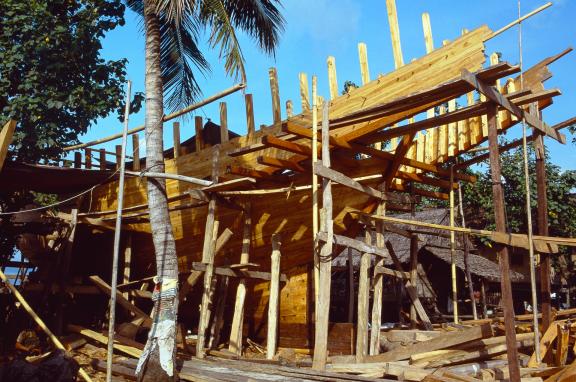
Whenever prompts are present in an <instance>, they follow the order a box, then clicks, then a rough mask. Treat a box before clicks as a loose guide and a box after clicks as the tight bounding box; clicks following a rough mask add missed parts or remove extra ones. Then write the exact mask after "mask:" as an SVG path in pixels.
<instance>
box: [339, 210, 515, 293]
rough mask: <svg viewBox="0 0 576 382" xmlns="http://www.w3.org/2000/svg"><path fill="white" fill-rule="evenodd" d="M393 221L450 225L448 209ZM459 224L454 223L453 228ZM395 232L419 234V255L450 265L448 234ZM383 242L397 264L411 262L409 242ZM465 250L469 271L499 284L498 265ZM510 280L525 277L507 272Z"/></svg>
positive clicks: (389, 236)
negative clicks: (429, 255)
mask: <svg viewBox="0 0 576 382" xmlns="http://www.w3.org/2000/svg"><path fill="white" fill-rule="evenodd" d="M394 217H395V218H399V219H406V220H416V221H420V222H426V223H434V224H441V225H449V224H450V216H449V211H448V210H447V209H429V210H425V211H420V212H416V214H415V215H414V216H412V215H411V214H409V213H407V214H399V215H394ZM458 225H459V224H457V223H456V226H458ZM394 227H395V228H400V229H404V230H413V229H416V230H417V231H418V233H417V236H418V252H419V253H420V254H422V253H423V252H427V253H429V254H431V255H433V256H435V257H437V258H439V259H440V260H443V261H445V262H446V263H448V264H450V263H451V253H450V239H449V232H448V231H444V230H440V229H433V228H417V227H414V226H411V225H405V224H394ZM358 239H359V240H363V237H362V238H360V237H359V238H358ZM385 239H386V241H389V242H390V243H391V244H392V248H394V252H395V253H396V256H397V257H398V258H399V260H400V262H402V263H408V262H409V261H410V239H409V238H407V237H404V236H401V235H399V234H396V233H391V232H386V233H385ZM463 244H464V242H463V239H462V235H458V234H457V235H456V248H457V249H456V253H455V257H456V266H457V267H458V268H460V269H462V270H464V251H463V247H464V246H463ZM468 248H469V252H470V253H469V256H468V263H469V264H470V271H471V272H472V273H473V274H475V275H477V276H480V277H484V278H486V279H488V280H489V281H499V280H500V269H499V266H498V264H497V263H495V262H493V261H492V260H489V259H487V258H485V257H483V256H480V255H478V254H477V251H476V248H475V247H474V244H473V243H472V242H471V241H470V240H468ZM346 251H347V250H344V252H343V253H342V254H341V256H338V257H336V258H335V259H334V265H337V266H344V265H345V264H346V261H347V256H346ZM352 256H353V264H354V265H355V266H357V265H358V264H359V263H360V252H358V251H356V250H352ZM385 263H386V265H387V266H389V267H391V268H393V265H394V263H393V262H392V259H387V260H386V261H385ZM510 279H511V280H512V281H513V282H522V281H526V276H525V275H523V274H521V273H518V272H515V271H511V272H510Z"/></svg>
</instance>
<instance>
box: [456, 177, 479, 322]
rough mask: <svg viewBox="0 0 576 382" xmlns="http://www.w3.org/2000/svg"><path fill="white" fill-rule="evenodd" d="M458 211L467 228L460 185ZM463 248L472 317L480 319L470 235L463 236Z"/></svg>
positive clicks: (462, 222)
mask: <svg viewBox="0 0 576 382" xmlns="http://www.w3.org/2000/svg"><path fill="white" fill-rule="evenodd" d="M458 209H459V213H460V222H461V223H460V224H461V226H462V228H466V218H465V217H464V200H463V198H462V187H461V185H460V183H458ZM462 246H463V247H464V272H465V273H466V279H467V281H468V293H469V294H470V302H471V304H472V316H473V318H474V319H475V320H477V319H478V309H476V298H475V297H474V283H473V281H472V272H471V271H470V261H469V257H470V248H469V247H468V234H466V233H463V234H462Z"/></svg>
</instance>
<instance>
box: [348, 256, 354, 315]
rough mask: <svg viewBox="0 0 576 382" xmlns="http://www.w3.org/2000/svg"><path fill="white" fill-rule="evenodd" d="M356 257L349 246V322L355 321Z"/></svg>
mask: <svg viewBox="0 0 576 382" xmlns="http://www.w3.org/2000/svg"><path fill="white" fill-rule="evenodd" d="M355 295H356V293H355V292H354V259H353V257H352V248H348V322H350V323H352V322H354V300H355V299H354V296H355Z"/></svg>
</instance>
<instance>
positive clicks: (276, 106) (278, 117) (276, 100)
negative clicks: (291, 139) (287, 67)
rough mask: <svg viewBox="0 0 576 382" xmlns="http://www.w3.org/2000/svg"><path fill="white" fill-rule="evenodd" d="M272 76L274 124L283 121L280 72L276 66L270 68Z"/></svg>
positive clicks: (270, 75) (269, 74)
mask: <svg viewBox="0 0 576 382" xmlns="http://www.w3.org/2000/svg"><path fill="white" fill-rule="evenodd" d="M268 77H269V78H270V93H271V94H272V117H273V120H274V124H278V123H280V122H282V109H281V108H280V90H279V89H278V73H277V72H276V68H270V69H268Z"/></svg>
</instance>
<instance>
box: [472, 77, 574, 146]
mask: <svg viewBox="0 0 576 382" xmlns="http://www.w3.org/2000/svg"><path fill="white" fill-rule="evenodd" d="M462 79H463V80H464V81H466V82H468V83H469V84H470V85H472V86H473V87H474V88H476V89H477V90H478V91H479V92H481V93H482V94H484V95H485V96H486V97H487V98H488V99H490V100H491V101H493V102H495V103H496V104H498V105H500V106H502V107H503V108H504V109H506V110H508V111H509V112H510V113H512V114H514V115H515V116H516V117H518V118H520V119H521V118H524V120H525V121H526V123H527V124H529V125H530V126H532V127H534V128H535V129H537V130H539V131H541V132H542V133H544V134H546V135H547V136H549V137H551V138H553V139H555V140H557V141H558V142H560V143H562V144H565V143H566V136H565V135H564V134H562V133H560V132H558V131H557V130H554V129H553V128H551V127H550V126H548V125H547V124H546V123H544V122H542V121H541V120H540V119H539V118H537V117H535V116H533V115H532V114H530V113H526V112H524V110H522V109H521V108H519V107H518V106H516V105H514V104H513V103H511V102H510V101H508V99H507V98H506V97H504V96H502V94H500V93H498V92H497V91H496V90H495V89H494V88H492V87H491V86H488V85H487V84H486V83H484V82H483V81H481V80H479V79H478V77H477V76H476V75H474V74H472V73H470V72H469V71H467V70H466V69H464V70H463V71H462Z"/></svg>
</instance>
